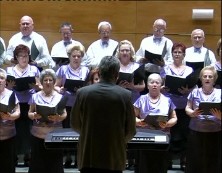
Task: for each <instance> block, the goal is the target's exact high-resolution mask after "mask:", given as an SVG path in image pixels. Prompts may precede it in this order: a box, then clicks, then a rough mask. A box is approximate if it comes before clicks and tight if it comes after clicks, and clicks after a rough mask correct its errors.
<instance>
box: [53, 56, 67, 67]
mask: <svg viewBox="0 0 222 173" xmlns="http://www.w3.org/2000/svg"><path fill="white" fill-rule="evenodd" d="M52 59H53V61H55V63H56V64H59V65H60V66H61V65H66V64H68V63H69V58H68V57H52Z"/></svg>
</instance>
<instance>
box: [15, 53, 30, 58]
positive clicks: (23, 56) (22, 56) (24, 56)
mask: <svg viewBox="0 0 222 173" xmlns="http://www.w3.org/2000/svg"><path fill="white" fill-rule="evenodd" d="M17 57H18V58H29V55H19V54H18V55H17Z"/></svg>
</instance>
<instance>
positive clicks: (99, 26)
mask: <svg viewBox="0 0 222 173" xmlns="http://www.w3.org/2000/svg"><path fill="white" fill-rule="evenodd" d="M103 25H108V26H109V28H110V30H112V26H111V24H110V23H109V22H107V21H102V22H100V23H99V25H98V31H100V28H101V26H103Z"/></svg>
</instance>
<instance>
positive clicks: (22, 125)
mask: <svg viewBox="0 0 222 173" xmlns="http://www.w3.org/2000/svg"><path fill="white" fill-rule="evenodd" d="M19 105H20V110H21V114H20V117H19V118H18V119H17V120H15V128H16V134H17V135H16V150H17V154H29V153H30V129H31V125H32V121H31V120H30V119H29V117H28V111H29V104H28V103H19Z"/></svg>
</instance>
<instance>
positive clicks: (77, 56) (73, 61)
mask: <svg viewBox="0 0 222 173" xmlns="http://www.w3.org/2000/svg"><path fill="white" fill-rule="evenodd" d="M69 61H70V65H71V67H73V68H78V67H79V66H80V63H81V61H82V55H81V52H80V51H79V50H74V51H72V53H71V54H70V57H69Z"/></svg>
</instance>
